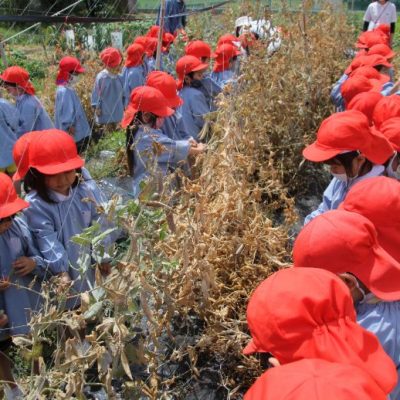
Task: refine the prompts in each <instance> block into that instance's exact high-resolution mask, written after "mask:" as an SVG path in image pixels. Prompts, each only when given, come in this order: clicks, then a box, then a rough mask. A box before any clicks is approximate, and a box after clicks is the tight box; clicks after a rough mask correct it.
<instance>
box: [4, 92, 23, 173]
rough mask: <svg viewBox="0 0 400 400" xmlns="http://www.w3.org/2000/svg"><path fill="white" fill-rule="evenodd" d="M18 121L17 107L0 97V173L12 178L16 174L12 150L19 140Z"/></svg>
mask: <svg viewBox="0 0 400 400" xmlns="http://www.w3.org/2000/svg"><path fill="white" fill-rule="evenodd" d="M18 120H19V115H18V110H17V109H16V107H15V106H13V105H12V104H11V103H9V102H8V101H7V100H5V99H3V98H1V97H0V142H1V146H0V172H5V173H6V174H7V175H10V176H11V175H12V174H13V173H14V172H15V165H14V161H13V158H12V149H13V147H14V144H15V141H16V140H17V134H18Z"/></svg>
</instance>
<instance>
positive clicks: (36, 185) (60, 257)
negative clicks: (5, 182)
mask: <svg viewBox="0 0 400 400" xmlns="http://www.w3.org/2000/svg"><path fill="white" fill-rule="evenodd" d="M17 144H18V142H17ZM17 144H16V145H17ZM27 146H28V148H27V152H28V156H27V159H25V160H23V163H22V164H23V167H24V168H23V169H21V170H20V174H22V175H23V173H24V172H25V173H26V176H25V177H24V176H22V177H24V178H25V180H24V182H25V185H26V186H27V188H28V190H29V193H28V195H27V197H26V198H27V200H28V201H29V203H30V207H29V208H28V209H26V210H25V212H24V214H25V216H26V218H27V221H28V225H29V227H30V229H31V230H32V232H33V234H34V237H35V239H36V242H37V243H38V247H39V250H40V252H41V254H42V256H43V258H44V260H45V263H46V268H47V271H48V274H50V275H56V276H60V277H61V279H62V280H63V282H64V283H65V284H68V285H71V290H70V291H69V292H68V297H67V301H66V307H67V308H69V309H72V308H75V307H77V306H79V303H80V293H82V292H84V291H87V290H90V289H92V288H93V286H94V284H95V280H94V278H95V270H94V268H93V267H92V261H91V260H92V259H93V260H95V262H96V263H97V265H98V266H99V269H100V271H101V272H102V273H108V272H109V271H110V263H109V260H110V258H109V256H108V255H107V251H108V250H109V248H110V247H111V245H112V243H113V240H114V236H113V235H110V236H108V237H107V238H106V239H105V240H104V241H103V242H102V244H101V246H100V247H101V248H98V247H97V248H93V247H92V246H91V245H86V246H80V245H78V244H77V243H74V242H72V240H71V238H72V237H73V236H75V235H79V234H81V233H82V232H83V230H84V229H86V228H88V227H90V226H92V225H94V224H97V223H98V224H99V229H101V230H102V231H105V230H107V229H109V228H110V223H109V222H108V221H107V220H106V218H105V217H104V216H103V215H101V214H99V212H98V205H99V204H98V201H97V200H98V198H99V196H98V195H96V194H95V193H94V188H93V185H89V184H88V183H87V182H86V181H85V180H84V179H82V175H81V173H80V172H81V168H82V167H83V165H84V160H83V159H82V158H81V157H79V155H78V153H77V149H76V145H75V142H74V141H73V139H72V138H71V136H69V135H68V134H67V133H65V132H63V131H59V130H56V129H52V130H47V131H40V132H33V133H32V137H31V138H30V141H29V143H28V144H27ZM97 190H98V189H97Z"/></svg>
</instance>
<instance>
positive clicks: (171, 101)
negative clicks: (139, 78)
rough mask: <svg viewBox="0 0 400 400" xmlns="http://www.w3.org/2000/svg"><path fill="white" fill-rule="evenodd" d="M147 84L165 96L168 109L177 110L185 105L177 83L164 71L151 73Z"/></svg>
mask: <svg viewBox="0 0 400 400" xmlns="http://www.w3.org/2000/svg"><path fill="white" fill-rule="evenodd" d="M146 84H147V86H151V87H153V88H156V89H158V90H159V91H160V92H161V93H162V94H163V95H164V96H165V99H166V100H167V106H168V107H171V108H176V107H179V106H181V105H182V104H183V100H182V99H181V98H180V97H179V96H178V93H177V85H176V81H175V79H174V78H173V77H172V76H171V75H170V74H167V73H166V72H162V71H153V72H150V74H149V75H148V76H147V82H146Z"/></svg>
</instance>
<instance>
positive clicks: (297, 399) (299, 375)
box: [244, 359, 388, 400]
mask: <svg viewBox="0 0 400 400" xmlns="http://www.w3.org/2000/svg"><path fill="white" fill-rule="evenodd" d="M387 395H388V393H385V392H384V391H383V390H382V389H381V388H380V387H379V386H378V384H377V383H376V382H375V381H374V379H373V378H372V377H371V375H370V374H368V373H367V372H365V371H364V370H362V369H361V368H358V367H355V366H353V365H345V364H338V363H332V362H328V361H325V360H320V359H307V360H301V361H296V362H294V363H291V364H286V365H283V366H280V367H276V368H271V369H269V370H268V371H267V372H264V374H262V375H261V376H260V377H259V378H258V379H257V381H256V382H255V383H254V385H253V386H252V387H251V388H250V389H249V390H248V392H247V393H246V394H245V396H244V400H355V399H357V400H387Z"/></svg>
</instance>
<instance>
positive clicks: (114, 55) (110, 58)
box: [100, 47, 122, 68]
mask: <svg viewBox="0 0 400 400" xmlns="http://www.w3.org/2000/svg"><path fill="white" fill-rule="evenodd" d="M100 58H101V61H103V63H104V65H105V66H106V67H109V68H116V67H118V66H119V65H121V62H122V55H121V52H120V51H119V50H118V49H115V48H114V47H107V48H106V49H104V50H103V51H102V52H101V53H100Z"/></svg>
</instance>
